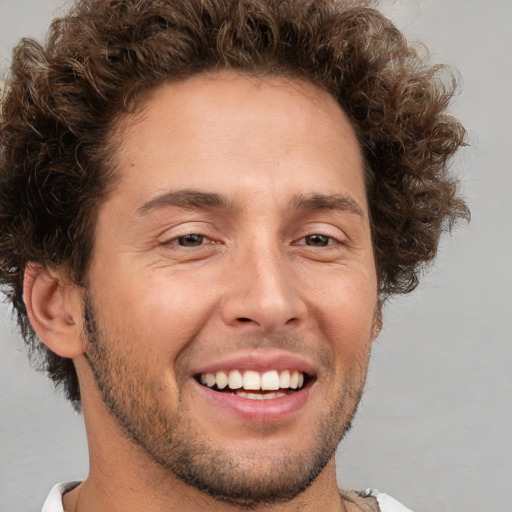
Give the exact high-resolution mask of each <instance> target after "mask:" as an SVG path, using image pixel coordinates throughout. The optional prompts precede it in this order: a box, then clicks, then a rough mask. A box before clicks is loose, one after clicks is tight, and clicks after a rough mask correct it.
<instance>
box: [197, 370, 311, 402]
mask: <svg viewBox="0 0 512 512" xmlns="http://www.w3.org/2000/svg"><path fill="white" fill-rule="evenodd" d="M310 379H311V378H310V377H309V376H308V375H307V374H306V373H304V372H301V371H298V370H283V371H278V370H270V371H266V372H262V373H260V372H256V371H252V370H246V371H240V370H231V371H229V372H223V371H219V372H216V373H201V374H199V375H198V376H197V377H196V380H197V381H198V382H199V383H200V384H202V385H203V386H205V387H207V388H209V389H211V390H213V391H217V392H220V393H229V394H233V395H236V396H239V397H241V398H248V399H250V400H269V399H272V398H281V397H285V396H287V395H290V394H292V393H296V392H297V391H300V390H301V389H303V388H304V386H305V385H306V384H307V383H308V381H309V380H310Z"/></svg>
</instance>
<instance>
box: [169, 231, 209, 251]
mask: <svg viewBox="0 0 512 512" xmlns="http://www.w3.org/2000/svg"><path fill="white" fill-rule="evenodd" d="M190 237H197V238H200V239H201V243H198V244H192V245H185V244H182V243H180V242H181V241H184V240H185V239H186V238H190ZM205 240H208V241H209V242H208V243H209V244H215V243H218V242H215V241H213V240H212V239H211V238H209V237H208V236H206V235H203V234H201V233H187V234H185V235H180V236H177V237H175V238H172V239H171V240H168V241H166V242H164V243H163V245H177V246H179V247H187V248H188V247H192V248H194V247H201V246H203V245H206V244H205V243H204V241H205Z"/></svg>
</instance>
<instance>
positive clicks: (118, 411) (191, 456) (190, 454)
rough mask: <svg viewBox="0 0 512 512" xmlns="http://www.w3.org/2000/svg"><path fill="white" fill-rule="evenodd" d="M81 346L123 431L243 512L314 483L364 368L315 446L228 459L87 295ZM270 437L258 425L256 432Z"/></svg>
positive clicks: (355, 398) (343, 428)
mask: <svg viewBox="0 0 512 512" xmlns="http://www.w3.org/2000/svg"><path fill="white" fill-rule="evenodd" d="M83 343H84V347H85V352H86V355H87V358H88V362H89V366H90V368H91V371H92V374H93V376H94V380H95V383H96V386H97V389H98V390H99V392H100V395H101V398H102V400H103V402H104V404H105V407H106V409H107V410H108V412H109V414H110V415H111V416H112V417H113V418H114V419H115V421H116V422H117V424H118V426H119V427H120V429H121V431H122V432H123V434H124V435H126V436H127V437H128V438H129V439H131V440H132V441H133V442H134V443H136V444H137V445H139V446H140V447H142V448H143V449H144V450H145V452H146V453H147V454H148V455H149V456H150V457H151V458H152V459H153V460H154V461H156V462H157V463H158V464H159V465H160V466H162V467H163V468H165V469H166V470H167V471H169V472H171V473H172V474H173V475H174V476H176V477H177V478H179V479H180V480H181V481H183V482H184V483H186V484H188V485H190V486H192V487H194V488H196V489H198V490H200V491H202V492H205V493H207V494H208V495H210V496H212V497H213V498H215V499H216V500H219V501H222V502H225V503H228V504H233V505H236V506H238V507H240V508H247V509H250V508H254V507H255V506H257V505H264V504H272V503H279V502H285V501H289V500H292V499H293V498H295V497H297V496H298V495H299V494H301V493H302V492H303V491H305V490H306V489H307V488H308V487H309V486H310V485H311V484H312V483H313V481H314V480H315V479H316V478H317V476H318V475H319V474H320V472H321V471H322V470H323V469H324V467H325V466H326V465H327V463H328V462H329V460H330V459H331V458H332V457H333V456H334V453H335V451H336V447H337V445H338V443H339V442H340V441H341V439H342V438H343V437H344V435H345V434H346V433H347V432H348V430H349V429H350V426H351V423H352V420H353V417H354V415H355V413H356V409H357V406H358V404H359V401H360V398H361V394H362V391H363V387H364V382H365V379H366V369H367V365H368V359H367V358H366V360H365V361H363V362H362V363H360V364H358V365H357V368H354V369H353V371H352V373H353V375H352V376H348V378H347V379H346V382H347V383H350V385H347V386H344V388H343V389H340V390H339V393H338V396H337V399H336V400H335V402H334V405H333V406H332V407H331V408H330V410H327V411H325V413H324V414H323V416H322V418H319V420H320V421H318V422H317V425H318V428H317V429H316V430H317V431H316V432H310V433H309V435H311V436H313V441H312V442H311V443H310V444H309V446H308V448H306V449H305V450H304V451H303V452H302V453H300V454H292V455H289V454H280V453H279V454H272V455H271V456H270V457H269V456H264V457H262V454H261V450H258V449H253V450H250V449H247V450H245V451H243V452H241V453H237V454H236V455H233V454H231V453H227V452H226V451H225V450H223V449H222V448H220V447H219V446H216V445H215V444H214V442H212V441H211V440H209V439H208V438H206V436H205V435H204V433H203V432H202V431H201V429H199V428H197V427H196V426H195V425H194V422H193V421H192V419H191V418H190V416H189V414H188V411H187V405H186V401H185V400H184V399H183V390H182V389H180V391H179V394H178V398H177V400H176V403H175V404H163V403H161V401H158V399H157V393H156V392H155V382H153V381H151V380H150V379H148V377H147V367H146V368H145V367H144V362H143V361H140V359H139V358H134V357H133V356H132V357H130V350H129V349H127V348H126V345H125V344H124V343H122V340H118V339H115V338H114V337H111V336H110V335H109V333H108V332H107V330H106V329H104V328H102V327H101V326H100V324H99V321H98V315H97V314H96V311H95V310H94V307H93V302H92V299H91V297H90V296H89V295H87V294H86V296H85V298H84V332H83ZM368 353H369V350H368ZM368 355H369V354H368ZM270 430H271V429H270ZM269 434H270V432H267V433H266V432H265V430H264V427H263V429H262V430H261V431H260V435H261V436H265V435H269Z"/></svg>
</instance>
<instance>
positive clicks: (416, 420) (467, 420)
mask: <svg viewBox="0 0 512 512" xmlns="http://www.w3.org/2000/svg"><path fill="white" fill-rule="evenodd" d="M62 5H63V4H62V1H58V0H0V69H5V68H6V67H7V65H8V60H9V55H10V49H11V47H12V45H13V44H14V43H15V42H16V41H17V40H18V39H19V38H20V37H22V36H24V35H31V36H35V37H41V36H42V35H43V34H44V31H45V27H46V26H47V24H48V22H49V20H50V19H51V18H52V17H53V14H54V13H55V12H58V11H55V9H60V8H61V6H62ZM384 10H385V12H386V13H387V14H388V15H389V16H390V17H391V18H392V19H393V20H395V22H396V23H397V24H398V26H399V27H400V28H401V29H402V30H404V31H405V33H406V34H407V35H408V36H409V37H410V38H411V39H412V40H416V41H418V40H420V41H424V42H425V43H426V44H427V46H428V47H429V49H430V51H431V54H432V60H433V61H435V62H445V63H448V64H453V65H456V67H457V68H458V69H459V71H460V73H461V75H462V77H463V79H464V90H463V93H462V95H460V97H459V98H458V99H457V101H456V103H455V105H454V108H453V111H454V113H455V114H456V115H458V116H459V117H461V118H462V120H463V122H464V124H465V125H466V126H467V128H468V130H469V140H470V143H471V147H470V148H468V149H466V150H465V151H464V152H463V153H462V154H461V156H460V158H458V160H457V161H456V162H455V164H454V169H455V171H456V172H457V173H459V174H460V175H461V176H462V177H463V189H464V192H465V194H466V196H467V198H468V200H469V203H470V206H471V208H472V211H473V221H472V223H471V225H470V226H469V228H460V229H458V230H457V231H456V232H455V233H454V236H453V237H452V238H445V239H444V240H443V243H442V245H441V249H440V253H439V257H438V260H437V263H436V266H435V267H434V268H433V269H432V270H431V272H430V273H429V274H428V276H426V277H425V279H424V280H423V283H422V284H421V286H420V289H419V290H417V291H416V292H414V293H413V294H412V295H410V296H408V297H405V298H400V299H397V300H394V301H392V302H391V303H390V304H388V306H387V308H386V311H385V323H384V326H385V327H384V330H383V332H382V335H381V336H380V339H379V341H378V342H377V344H376V346H375V351H374V354H373V358H372V365H371V371H370V378H369V381H368V385H367V391H366V395H365V397H364V399H363V402H362V405H361V408H360V412H359V415H358V417H357V420H356V422H355V428H354V429H353V430H352V432H351V433H350V434H349V436H348V438H347V440H346V441H345V442H344V443H343V444H342V446H341V448H340V451H339V457H338V464H339V475H340V483H341V484H342V485H343V486H344V487H351V488H357V489H362V488H366V487H368V486H372V487H377V488H379V489H380V490H383V491H385V492H387V493H389V494H391V495H393V496H395V497H397V498H399V499H400V500H401V501H403V502H404V503H405V504H407V505H408V506H409V507H411V508H412V509H413V510H414V511H415V512H422V511H425V512H426V511H435V512H443V511H455V510H460V511H465V512H481V511H483V510H485V511H486V512H494V511H511V510H512V505H511V504H510V494H511V490H512V489H511V487H512V486H511V483H512V414H511V413H512V411H511V403H512V400H511V397H512V393H511V391H512V377H511V374H510V367H511V365H512V343H511V341H512V340H511V333H510V325H511V322H510V317H511V316H512V274H511V270H510V262H511V260H512V229H511V220H512V178H511V176H512V172H511V171H512V150H511V146H512V130H511V126H512V100H511V94H512V57H511V55H510V52H511V51H512V29H511V25H510V20H511V19H512V3H510V2H507V1H505V0H503V1H500V0H488V1H486V2H483V1H471V0H416V1H414V0H402V1H396V2H389V1H388V2H385V3H384ZM8 317H9V312H8V309H7V307H5V306H0V347H1V349H0V433H1V434H0V435H1V438H0V511H1V512H22V511H23V512H27V511H38V510H40V507H41V505H42V502H43V501H44V498H45V497H46V494H47V492H48V490H49V489H50V487H51V486H52V485H53V484H54V483H56V482H58V481H61V480H71V479H78V478H83V477H84V476H86V474H87V450H86V443H85V434H84V429H83V427H82V419H81V417H80V416H77V415H76V414H74V413H73V411H72V409H71V407H70V406H69V405H67V403H66V402H65V401H64V399H63V398H62V397H61V396H59V395H56V394H55V393H54V391H53V389H52V386H51V384H50V383H49V382H48V381H47V379H46V378H45V376H44V375H40V374H38V373H36V372H34V371H33V370H32V369H30V367H29V365H28V362H27V358H26V355H25V353H24V349H23V346H22V343H21V341H20V339H19V336H18V335H17V333H16V330H15V327H14V324H13V322H12V321H9V320H8Z"/></svg>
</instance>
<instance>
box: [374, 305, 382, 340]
mask: <svg viewBox="0 0 512 512" xmlns="http://www.w3.org/2000/svg"><path fill="white" fill-rule="evenodd" d="M380 331H382V299H380V298H379V299H378V302H377V305H376V306H375V312H374V314H373V325H372V341H375V340H376V339H377V337H378V336H379V334H380Z"/></svg>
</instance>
